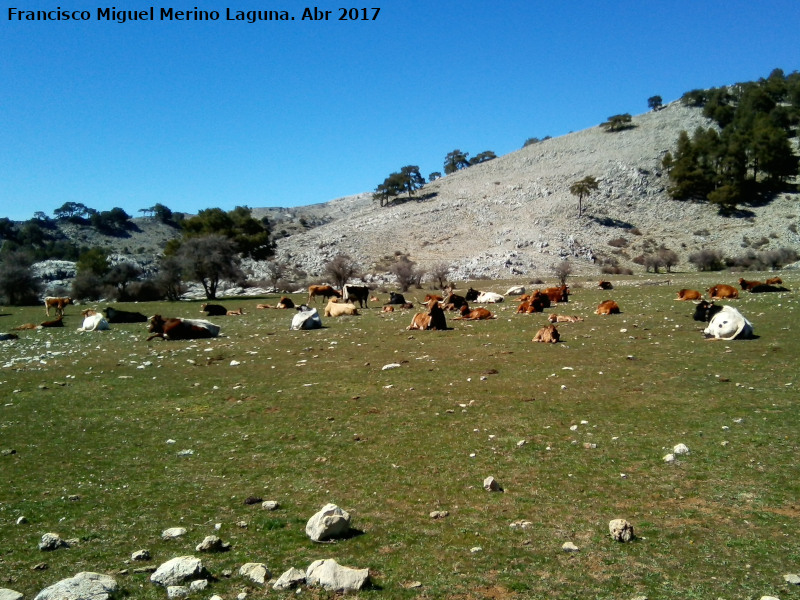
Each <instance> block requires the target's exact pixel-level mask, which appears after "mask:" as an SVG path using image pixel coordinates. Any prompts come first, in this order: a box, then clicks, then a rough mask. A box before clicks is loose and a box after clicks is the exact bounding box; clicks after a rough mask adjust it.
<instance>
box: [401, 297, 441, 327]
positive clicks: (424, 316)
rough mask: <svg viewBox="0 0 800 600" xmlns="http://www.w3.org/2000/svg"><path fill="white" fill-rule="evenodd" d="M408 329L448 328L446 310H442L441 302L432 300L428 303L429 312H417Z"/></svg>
mask: <svg viewBox="0 0 800 600" xmlns="http://www.w3.org/2000/svg"><path fill="white" fill-rule="evenodd" d="M407 329H418V330H420V331H426V330H428V329H436V330H438V331H443V330H445V329H447V320H446V319H445V318H444V310H442V306H441V304H439V303H438V302H436V301H435V300H431V301H430V302H429V303H428V312H427V313H417V314H415V315H414V318H413V319H411V325H409V326H408V327H407Z"/></svg>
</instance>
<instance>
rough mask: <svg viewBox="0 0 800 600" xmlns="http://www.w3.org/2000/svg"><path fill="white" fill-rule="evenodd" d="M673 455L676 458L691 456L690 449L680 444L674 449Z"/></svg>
mask: <svg viewBox="0 0 800 600" xmlns="http://www.w3.org/2000/svg"><path fill="white" fill-rule="evenodd" d="M672 453H673V454H674V455H675V456H680V455H681V454H689V448H688V446H686V444H678V445H677V446H675V447H674V448H673V449H672Z"/></svg>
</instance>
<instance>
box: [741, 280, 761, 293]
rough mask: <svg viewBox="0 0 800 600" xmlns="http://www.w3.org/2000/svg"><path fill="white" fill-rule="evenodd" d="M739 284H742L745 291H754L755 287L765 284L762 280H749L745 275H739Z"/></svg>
mask: <svg viewBox="0 0 800 600" xmlns="http://www.w3.org/2000/svg"><path fill="white" fill-rule="evenodd" d="M739 285H740V286H742V290H743V291H745V292H752V291H753V288H754V287H758V286H760V285H764V284H763V283H761V282H760V281H747V279H744V278H743V277H739Z"/></svg>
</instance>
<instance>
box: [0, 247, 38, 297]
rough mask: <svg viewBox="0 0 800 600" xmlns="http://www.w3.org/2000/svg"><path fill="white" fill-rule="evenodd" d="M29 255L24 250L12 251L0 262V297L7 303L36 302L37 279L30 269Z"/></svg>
mask: <svg viewBox="0 0 800 600" xmlns="http://www.w3.org/2000/svg"><path fill="white" fill-rule="evenodd" d="M31 264H32V260H31V257H30V256H29V255H28V254H26V253H24V252H12V253H9V254H8V255H7V256H4V257H3V261H2V262H1V263H0V298H2V299H3V301H4V302H5V303H6V304H9V305H22V304H36V303H38V295H39V290H40V285H39V281H38V280H37V279H36V277H34V275H33V271H32V270H31Z"/></svg>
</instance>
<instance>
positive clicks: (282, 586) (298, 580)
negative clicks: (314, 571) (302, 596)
mask: <svg viewBox="0 0 800 600" xmlns="http://www.w3.org/2000/svg"><path fill="white" fill-rule="evenodd" d="M305 582H306V574H305V572H304V571H301V570H300V569H295V568H294V567H292V568H291V569H289V570H288V571H284V572H283V573H282V574H281V576H280V577H278V580H277V581H276V582H275V583H274V584H273V585H272V589H273V590H291V589H294V588H296V587H298V586H301V585H303V584H304V583H305Z"/></svg>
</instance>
